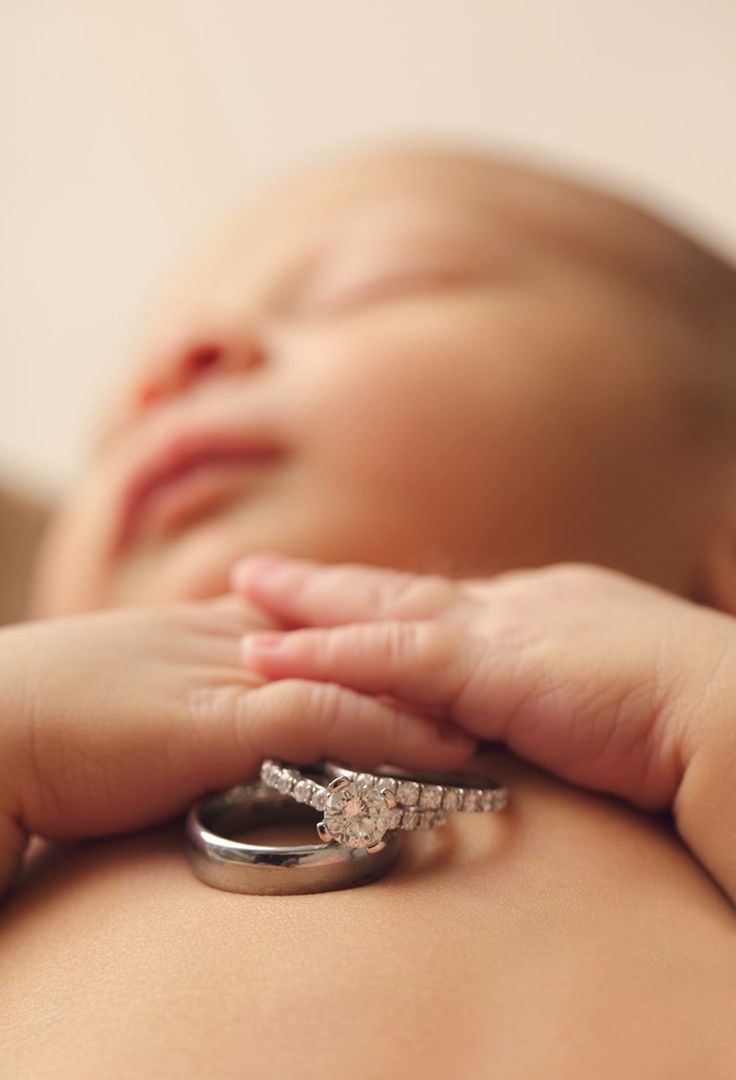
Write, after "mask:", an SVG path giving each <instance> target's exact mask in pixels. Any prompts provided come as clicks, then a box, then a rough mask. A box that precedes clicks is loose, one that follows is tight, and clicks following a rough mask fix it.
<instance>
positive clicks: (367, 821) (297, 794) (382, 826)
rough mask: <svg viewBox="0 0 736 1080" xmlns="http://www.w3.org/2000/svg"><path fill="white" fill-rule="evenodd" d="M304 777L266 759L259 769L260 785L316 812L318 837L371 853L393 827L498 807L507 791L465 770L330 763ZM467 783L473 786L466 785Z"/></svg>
mask: <svg viewBox="0 0 736 1080" xmlns="http://www.w3.org/2000/svg"><path fill="white" fill-rule="evenodd" d="M322 770H323V772H324V781H323V782H321V781H320V777H319V772H318V771H317V770H316V769H310V775H308V776H307V775H305V773H304V772H303V771H302V770H301V769H300V768H299V767H297V766H295V765H290V764H285V763H281V762H277V761H272V760H267V761H264V762H263V765H262V767H261V779H262V780H263V782H264V784H267V785H268V786H269V787H272V788H275V790H276V791H278V792H280V793H281V794H282V795H288V796H291V797H292V798H293V799H295V800H296V801H297V802H300V803H305V804H306V805H307V806H311V807H313V808H314V809H315V810H320V811H322V813H323V818H322V821H320V822H319V824H318V825H317V831H318V833H319V836H320V839H321V840H323V841H325V842H329V841H330V840H334V841H336V842H337V843H339V844H344V845H346V846H348V847H351V848H365V849H366V850H367V851H369V852H377V851H380V850H381V847H382V846H383V844H384V843H385V840H384V837H385V836H386V835H387V834H390V833H392V832H393V831H394V830H397V829H401V830H405V829H433V828H435V827H437V826H438V825H444V824H445V822H446V821H447V815H448V814H449V813H451V812H452V811H457V810H459V811H494V810H501V809H503V807H504V806H505V805H506V803H507V801H508V790H507V788H505V787H504V786H502V785H500V784H497V783H496V782H495V781H488V780H476V778H473V777H469V776H467V775H465V774H462V773H458V774H448V773H440V774H421V775H420V774H416V773H407V772H403V771H402V770H396V769H392V770H386V771H383V770H378V771H376V772H373V773H364V772H360V773H359V772H355V771H354V770H352V769H349V768H347V767H346V766H343V765H339V764H337V763H335V762H325V763H324V764H323V765H322ZM469 781H472V782H473V786H472V787H471V786H469Z"/></svg>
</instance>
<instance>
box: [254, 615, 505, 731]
mask: <svg viewBox="0 0 736 1080" xmlns="http://www.w3.org/2000/svg"><path fill="white" fill-rule="evenodd" d="M484 649H485V644H484V643H483V642H482V641H480V640H476V639H473V638H472V637H471V636H470V635H467V634H464V633H463V632H462V631H460V630H459V629H458V628H456V627H453V626H449V625H447V624H446V623H441V622H394V621H389V622H380V623H356V624H353V625H351V626H340V627H334V628H332V629H326V630H323V629H312V628H310V629H305V630H291V631H287V632H285V633H275V632H269V633H258V632H256V633H249V634H247V635H246V636H245V637H244V638H243V641H242V646H241V657H242V660H243V663H244V665H245V666H246V667H247V668H249V669H250V670H251V671H256V672H258V673H259V674H260V675H265V676H266V677H267V678H269V679H284V678H299V679H319V680H322V681H324V682H333V683H339V684H340V685H341V686H346V687H351V688H352V689H353V690H360V691H363V692H367V693H374V694H375V693H386V694H393V695H394V696H396V697H398V698H401V699H403V700H404V701H407V702H412V703H414V704H417V705H422V706H432V707H445V706H449V705H453V707H454V710H455V713H456V715H457V716H458V718H459V719H460V720H461V721H462V719H463V715H464V713H465V712H466V707H465V706H464V705H463V702H462V701H461V700H460V698H461V696H462V695H463V693H464V692H466V691H467V690H468V687H469V684H470V681H471V676H472V675H473V673H474V671H477V669H478V664H479V660H480V659H481V657H479V656H478V652H479V650H484ZM467 704H468V705H470V704H471V703H470V702H468V703H467ZM487 735H488V737H490V733H487Z"/></svg>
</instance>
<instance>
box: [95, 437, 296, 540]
mask: <svg viewBox="0 0 736 1080" xmlns="http://www.w3.org/2000/svg"><path fill="white" fill-rule="evenodd" d="M284 457H285V451H284V448H283V447H279V446H276V445H275V444H274V443H272V442H270V441H268V440H265V439H260V438H255V437H249V436H247V435H243V434H242V433H232V434H227V433H223V432H221V431H219V432H198V433H190V434H186V435H179V436H177V437H175V438H174V439H172V440H170V441H169V442H168V443H167V444H165V445H164V446H163V447H162V448H160V449H159V450H158V451H156V452H154V453H153V454H151V455H150V456H149V457H148V458H147V459H146V460H145V462H144V463H143V465H142V466H141V467H140V468H139V469H138V470H136V471H134V473H133V475H132V477H131V478H130V480H129V482H128V484H127V487H126V488H125V489H124V492H123V496H122V499H121V510H120V515H119V521H118V527H117V529H116V541H115V544H114V549H115V551H116V553H120V552H122V551H124V550H125V549H127V548H128V547H130V546H131V545H132V544H133V543H134V542H135V541H136V540H137V539H140V538H142V537H143V536H151V535H153V536H156V535H166V534H169V533H171V532H175V531H178V530H179V529H181V528H183V527H184V526H186V525H188V524H191V523H192V522H193V521H195V520H198V519H200V518H202V517H205V516H208V515H209V514H211V513H213V512H214V511H215V510H217V509H218V508H219V507H220V506H222V505H223V504H225V503H227V502H230V501H231V500H232V499H233V498H236V497H239V496H242V495H243V494H245V493H247V492H251V491H253V490H254V488H255V487H256V485H257V484H258V483H259V482H260V481H261V480H262V478H263V476H264V474H265V473H267V472H268V470H269V469H271V468H273V467H274V466H275V465H277V464H279V463H280V462H281V461H283V459H284Z"/></svg>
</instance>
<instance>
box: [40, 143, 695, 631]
mask: <svg viewBox="0 0 736 1080" xmlns="http://www.w3.org/2000/svg"><path fill="white" fill-rule="evenodd" d="M644 232H646V229H644ZM650 247H651V243H650V238H648V237H646V236H643V235H642V234H641V232H640V225H639V224H638V222H637V220H636V218H635V217H634V216H633V215H632V216H631V218H629V216H627V213H625V212H623V211H622V210H621V209H620V208H617V207H615V206H614V205H613V204H610V205H609V204H608V203H607V202H606V201H605V200H602V199H598V198H597V197H595V196H588V195H587V194H586V193H577V192H574V191H572V190H571V189H569V188H567V187H565V186H563V185H560V184H555V183H551V182H550V181H548V180H546V179H544V178H543V177H540V176H537V175H535V174H533V173H527V172H521V171H518V170H514V169H512V168H510V167H503V166H494V165H491V164H489V163H486V162H481V161H476V160H473V159H464V158H460V157H455V156H452V155H439V154H429V153H415V154H411V153H407V154H394V155H385V156H382V157H373V158H370V159H365V160H360V161H356V162H353V163H352V164H348V165H345V166H342V167H341V168H339V169H333V170H330V171H328V172H326V173H322V174H318V175H310V176H309V177H307V178H304V177H301V178H299V179H298V180H297V181H295V182H294V183H292V185H291V186H289V187H287V188H282V189H279V190H278V191H277V192H276V193H275V194H273V195H271V197H270V198H267V199H265V200H264V201H263V202H262V203H261V204H260V205H259V206H258V207H257V208H255V209H252V210H249V211H248V213H247V214H245V215H244V216H243V217H242V219H241V220H239V221H238V222H236V223H235V224H233V225H231V226H230V227H229V229H228V230H227V233H226V235H225V236H224V238H220V240H219V241H218V242H217V243H215V244H214V245H213V246H212V247H211V249H210V250H209V251H207V252H205V253H204V254H203V256H202V257H201V258H200V259H199V260H198V261H197V263H196V264H195V266H194V270H193V273H192V274H191V275H190V277H189V278H188V279H187V280H186V281H185V282H183V283H181V284H180V285H179V286H178V287H177V289H176V290H174V291H173V293H172V294H171V296H170V298H169V300H168V302H167V303H166V305H164V307H163V310H162V311H161V313H160V317H159V318H158V320H157V323H156V325H155V326H154V327H153V329H152V330H151V333H150V335H149V337H148V339H147V343H146V346H145V348H144V349H143V350H142V354H141V356H140V358H139V360H138V363H137V365H136V369H135V371H134V373H133V375H132V378H131V381H130V385H129V387H128V388H127V389H126V391H125V393H124V394H123V395H122V398H121V401H120V402H119V403H118V407H117V408H116V410H115V417H114V419H113V420H112V421H111V422H110V423H109V424H108V426H107V429H106V431H105V433H104V436H103V438H102V440H101V442H100V444H99V446H98V447H97V449H96V452H95V456H94V459H93V460H92V461H91V463H90V466H89V470H88V472H87V475H86V477H85V478H84V482H83V483H82V484H81V485H80V487H79V490H78V491H77V493H76V494H75V496H74V497H73V498H72V499H71V500H70V501H69V503H68V505H67V506H66V507H65V508H64V510H63V511H62V512H61V513H60V515H59V516H58V520H57V522H56V525H55V527H54V529H53V530H52V534H51V536H50V538H49V541H48V543H47V546H46V550H45V553H44V556H43V559H42V566H41V571H40V574H39V583H38V589H37V603H36V607H37V610H38V611H39V612H41V613H44V614H48V613H61V612H66V611H73V610H80V609H87V608H94V607H99V606H107V605H118V604H132V603H150V602H157V601H164V600H169V599H175V598H185V597H203V596H210V595H215V594H217V593H220V592H223V591H225V590H226V589H227V581H228V571H229V569H230V567H231V565H232V563H233V562H234V561H235V560H237V559H238V558H239V557H240V556H242V555H245V554H247V553H249V552H253V551H263V550H277V551H281V552H285V553H289V554H296V555H304V556H310V557H314V558H318V559H321V560H326V561H361V562H368V563H375V564H379V565H386V566H395V567H410V568H414V569H419V570H430V571H431V570H436V571H440V572H444V573H449V574H453V575H454V574H462V575H480V574H490V573H494V572H497V571H500V570H504V569H508V568H512V567H517V566H533V565H539V564H543V563H547V562H551V561H557V560H567V559H583V560H587V561H593V562H598V563H603V564H608V565H612V566H617V567H620V568H622V569H627V570H629V571H631V572H632V573H635V574H637V575H639V576H640V577H643V578H648V579H650V580H653V581H657V582H659V583H661V584H664V585H665V586H667V587H670V588H673V589H675V590H678V591H683V590H685V589H686V587H687V585H686V582H687V575H688V573H689V566H690V561H691V556H692V543H693V538H692V536H690V535H688V534H687V529H686V528H685V527H683V524H682V522H683V520H684V518H686V517H687V519H688V520H690V518H691V516H692V484H690V483H688V482H687V480H688V477H689V475H690V474H691V473H692V470H693V469H694V465H693V462H692V455H688V447H687V443H686V439H685V438H684V434H683V424H682V418H681V416H680V414H679V412H678V410H677V409H676V408H675V407H674V405H673V402H672V400H671V398H672V396H673V395H672V390H671V389H670V388H669V382H668V379H667V377H666V375H665V368H666V364H665V363H664V362H663V361H662V356H661V355H660V354H664V353H665V352H666V350H667V349H671V348H672V347H673V346H672V340H671V338H672V331H671V327H670V326H669V325H668V321H667V318H666V316H663V315H662V313H661V311H662V304H661V303H659V302H657V298H656V296H655V294H656V292H657V288H658V285H657V281H656V270H655V269H653V268H654V267H656V264H657V259H656V257H654V258H650V255H651V252H650V251H649V248H650ZM644 252H646V254H643V253H644ZM650 263H651V265H650ZM687 500H689V502H690V506H691V509H690V513H689V514H687V515H686V514H684V513H683V511H684V509H685V507H686V505H687Z"/></svg>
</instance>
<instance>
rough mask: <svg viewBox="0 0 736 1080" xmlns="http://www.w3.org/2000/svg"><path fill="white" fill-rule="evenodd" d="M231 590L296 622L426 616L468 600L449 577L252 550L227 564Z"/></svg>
mask: <svg viewBox="0 0 736 1080" xmlns="http://www.w3.org/2000/svg"><path fill="white" fill-rule="evenodd" d="M232 586H233V588H234V589H235V591H236V592H237V593H239V594H240V595H241V596H244V597H245V598H246V599H248V600H250V601H252V602H253V603H256V604H259V605H261V606H262V607H264V608H266V609H267V610H268V611H270V612H271V613H273V614H275V615H278V616H279V617H281V618H282V619H284V620H286V621H287V622H288V623H289V624H291V625H292V626H293V625H297V626H310V625H314V626H337V625H339V624H340V623H348V622H372V621H373V620H378V619H401V620H404V619H431V618H438V617H442V616H446V615H448V614H449V613H450V612H453V611H455V610H460V609H464V608H465V607H466V606H467V605H468V604H470V603H472V601H470V600H468V599H467V597H465V596H464V594H463V592H462V590H461V589H460V587H459V586H458V585H456V584H455V583H453V582H452V581H451V580H450V579H449V578H444V577H439V576H438V575H430V574H411V573H405V572H401V571H397V570H384V569H380V568H378V567H372V566H361V565H357V564H340V565H338V566H331V565H325V564H322V563H317V562H313V561H312V560H308V559H289V558H286V557H281V556H275V555H273V556H271V555H270V556H260V557H259V556H252V557H249V558H247V559H243V560H242V561H241V562H240V563H238V564H237V565H236V566H235V568H234V569H233V573H232Z"/></svg>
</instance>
